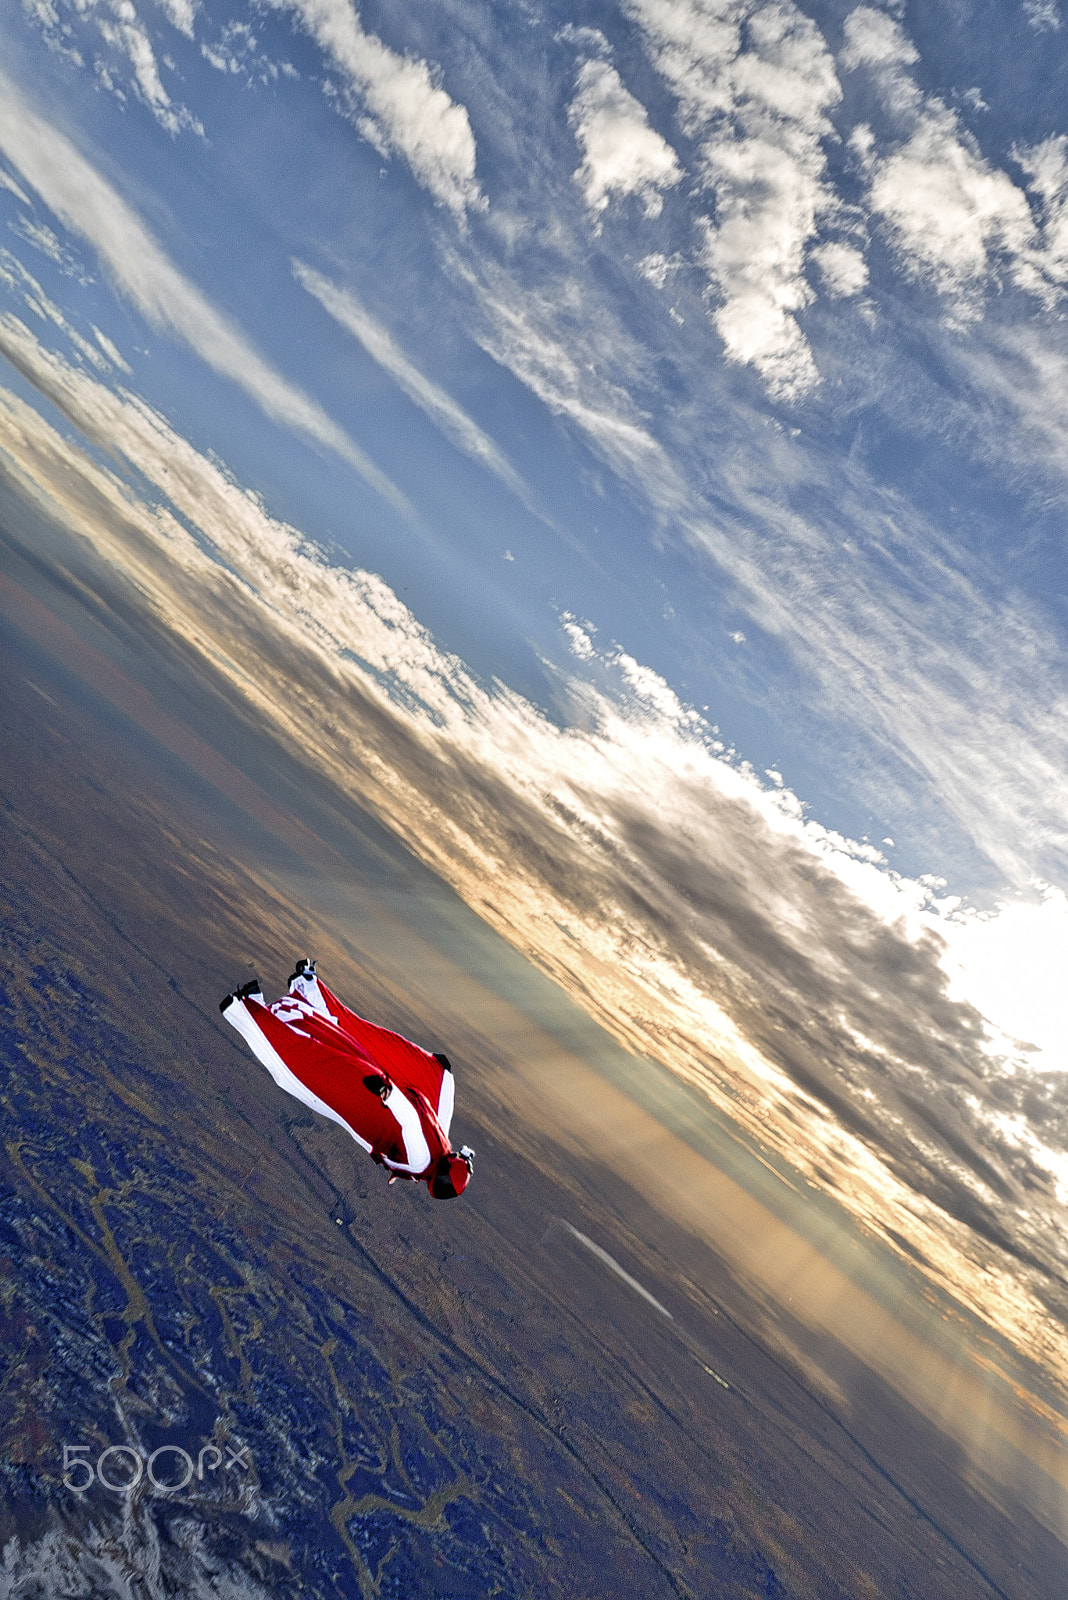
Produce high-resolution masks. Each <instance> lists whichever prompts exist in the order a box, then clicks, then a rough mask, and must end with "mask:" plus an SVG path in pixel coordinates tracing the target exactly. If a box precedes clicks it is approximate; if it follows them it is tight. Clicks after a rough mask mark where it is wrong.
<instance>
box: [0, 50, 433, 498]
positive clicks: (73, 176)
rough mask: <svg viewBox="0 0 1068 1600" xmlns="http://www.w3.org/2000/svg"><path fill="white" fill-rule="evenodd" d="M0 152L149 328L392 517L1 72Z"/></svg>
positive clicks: (315, 422) (356, 456)
mask: <svg viewBox="0 0 1068 1600" xmlns="http://www.w3.org/2000/svg"><path fill="white" fill-rule="evenodd" d="M0 149H2V150H3V151H4V154H5V155H6V157H7V159H8V160H9V161H10V162H11V164H12V166H14V167H16V168H17V169H18V171H19V172H20V174H21V175H22V177H23V179H24V180H25V182H26V183H27V184H29V185H30V187H31V188H33V189H34V190H36V192H37V193H38V194H39V195H40V197H41V199H42V200H43V201H44V203H45V205H46V206H47V207H48V208H49V210H50V211H51V212H52V213H53V214H54V215H55V216H56V217H58V218H59V220H60V221H61V222H62V223H63V224H64V226H65V227H67V228H70V229H71V230H72V231H74V232H75V233H77V234H79V235H80V236H81V237H82V238H83V239H85V240H87V242H88V243H89V244H90V245H92V247H93V248H94V250H95V251H96V252H97V254H98V255H99V257H100V259H101V260H102V261H103V262H104V263H105V265H106V266H107V268H108V270H109V271H110V272H111V274H112V276H113V278H114V279H115V281H116V283H117V284H118V286H119V288H120V289H121V290H122V291H123V293H124V294H125V295H126V296H127V297H128V298H129V299H130V300H131V301H132V302H133V304H134V305H135V306H136V307H137V308H138V310H139V311H140V312H141V313H142V314H143V315H144V316H145V317H147V319H148V321H149V322H150V323H152V324H153V326H155V327H157V328H166V329H168V330H169V331H171V332H172V333H175V334H177V335H178V337H179V338H181V339H183V340H184V341H185V342H186V343H187V344H188V345H189V346H190V348H191V349H192V350H194V351H195V352H196V354H197V355H198V356H200V357H201V359H202V360H204V361H206V362H207V364H208V365H209V366H210V367H212V368H213V369H214V370H215V371H216V372H218V373H220V374H221V375H222V376H223V377H225V378H229V379H230V380H231V381H232V382H234V383H237V384H239V385H240V387H241V388H242V389H244V390H245V392H246V394H248V395H249V396H251V398H252V399H253V400H254V401H255V402H256V404H257V405H258V406H260V407H261V408H262V410H263V411H264V412H265V413H266V415H267V416H269V417H271V418H272V419H273V420H274V421H276V422H281V423H283V424H284V425H285V426H287V427H290V428H292V429H294V430H295V431H296V432H297V433H300V434H302V435H303V436H304V437H305V438H307V439H311V440H313V441H314V442H315V443H316V444H318V445H322V446H323V447H324V448H326V449H328V450H331V451H332V452H333V453H334V454H335V455H337V456H339V457H340V458H341V459H342V460H343V461H345V462H346V463H347V464H348V465H349V466H350V467H352V468H353V469H354V470H355V471H356V472H358V473H359V474H360V476H361V477H362V478H364V479H365V480H366V482H367V483H369V484H370V485H371V487H372V488H373V489H375V490H377V492H378V493H379V494H381V495H382V496H383V497H384V498H385V499H386V500H388V501H389V502H390V504H391V505H393V506H394V507H395V508H396V509H397V510H399V511H401V512H403V513H404V514H406V515H412V514H413V513H412V510H411V507H410V506H409V504H408V501H407V500H406V499H405V497H404V495H403V494H402V493H401V491H400V490H399V489H397V488H396V487H395V485H394V484H392V483H391V482H390V480H389V479H388V478H387V477H386V476H385V474H384V473H382V472H380V471H379V469H378V468H377V467H376V466H375V465H374V463H373V462H372V461H371V460H370V459H369V458H368V456H367V455H366V454H365V453H364V452H363V451H362V450H361V449H360V447H359V446H358V445H357V444H355V443H354V442H353V441H352V440H351V439H350V438H349V436H348V434H347V433H345V432H344V430H343V429H342V428H340V427H339V426H338V425H337V423H336V422H334V421H333V419H332V418H331V417H329V416H328V415H327V413H326V412H325V411H324V410H323V409H322V407H321V406H320V405H319V404H318V403H317V402H316V401H314V400H312V399H311V398H310V397H309V396H308V395H306V394H304V393H303V392H302V391H301V390H300V389H298V388H296V387H295V385H293V384H291V383H289V382H288V381H287V380H286V379H285V378H283V377H282V375H281V374H280V373H278V372H276V371H275V369H274V368H273V367H272V366H271V365H270V364H269V363H268V362H267V361H266V360H265V359H264V357H263V356H261V355H260V353H259V351H258V350H256V349H255V347H254V346H253V345H252V343H251V342H250V341H249V340H248V339H247V338H246V337H245V335H244V334H243V333H242V332H241V330H240V329H239V328H238V327H237V325H236V324H235V323H233V322H232V321H231V320H230V319H229V318H228V317H226V316H224V315H223V313H222V312H220V311H219V310H217V309H216V307H215V306H213V305H212V304H211V302H210V301H209V300H208V299H207V297H206V296H205V295H203V294H202V293H201V292H200V290H199V289H197V288H196V287H195V285H194V284H192V283H191V282H190V281H189V279H188V278H186V277H185V276H184V275H183V274H182V273H181V272H179V271H178V269H177V267H176V266H175V265H174V263H173V262H172V261H171V260H170V258H169V257H168V256H167V255H166V254H165V253H164V251H163V249H162V248H161V247H160V245H159V244H158V242H157V241H156V240H155V239H154V238H153V237H152V235H151V234H150V233H149V231H148V229H147V228H146V227H145V225H144V223H143V222H142V221H141V219H140V217H138V216H137V214H136V213H135V212H134V211H133V209H132V208H131V207H130V206H128V205H127V204H126V202H125V200H123V199H122V198H121V197H120V196H119V195H118V194H117V193H116V191H115V190H114V189H113V188H112V187H111V185H110V184H109V183H108V182H107V181H106V180H105V179H104V178H102V177H101V176H100V174H99V173H98V172H97V170H96V168H95V167H93V166H91V165H90V164H89V162H88V161H86V159H85V157H84V156H83V155H82V154H81V153H80V152H79V151H78V150H76V149H75V147H74V146H73V145H72V144H71V142H70V140H69V139H67V138H65V137H64V136H63V135H62V134H61V133H59V132H58V131H57V130H56V129H55V128H54V127H52V125H51V124H50V123H48V122H45V121H44V119H43V118H41V117H39V116H38V115H37V114H36V112H35V111H33V110H32V109H31V108H30V106H29V105H28V104H27V103H26V102H25V101H24V99H23V98H22V96H21V94H19V92H18V91H17V89H16V88H15V86H14V84H13V83H11V82H10V80H8V79H7V78H6V77H5V76H4V74H3V73H2V71H0Z"/></svg>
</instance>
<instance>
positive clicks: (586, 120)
mask: <svg viewBox="0 0 1068 1600" xmlns="http://www.w3.org/2000/svg"><path fill="white" fill-rule="evenodd" d="M567 115H568V121H569V122H570V124H571V127H572V129H573V130H574V134H575V139H576V141H577V142H578V144H579V147H580V148H581V150H582V153H583V157H584V159H583V162H582V166H581V167H580V168H579V170H578V171H577V172H576V173H575V181H576V183H578V184H579V185H580V186H581V188H582V192H583V196H584V198H585V201H586V204H587V206H588V207H589V208H590V210H591V211H604V210H605V209H606V208H607V206H608V202H609V200H610V199H611V198H612V196H613V195H619V196H624V195H630V194H633V195H637V196H638V197H639V198H640V199H641V201H642V203H643V206H644V209H645V215H646V216H647V217H657V216H659V215H660V211H661V209H662V207H663V198H662V191H663V190H664V189H670V188H671V187H672V186H673V185H674V184H676V183H678V181H679V179H680V178H681V177H682V168H681V167H680V166H679V163H678V160H677V158H676V155H675V152H674V150H673V149H672V148H671V146H670V145H669V144H668V142H667V140H666V139H662V138H661V136H660V135H659V134H658V133H657V132H656V130H655V128H651V127H650V126H649V118H648V115H647V114H646V111H645V107H644V106H643V105H642V104H641V103H640V102H639V101H638V100H636V99H635V98H634V96H633V95H632V94H631V93H630V92H629V91H628V90H627V89H625V88H624V86H623V83H622V81H621V80H620V76H619V73H618V72H617V71H616V70H615V68H614V67H612V66H610V65H609V63H608V62H607V61H600V60H594V61H587V62H585V63H584V64H583V65H582V67H581V68H580V69H579V74H578V82H577V86H576V93H575V98H574V100H572V102H571V105H570V106H569V107H568V113H567Z"/></svg>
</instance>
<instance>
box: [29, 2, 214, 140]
mask: <svg viewBox="0 0 1068 1600" xmlns="http://www.w3.org/2000/svg"><path fill="white" fill-rule="evenodd" d="M62 3H63V6H64V12H65V14H66V15H67V16H73V18H74V19H75V22H76V23H81V22H85V21H87V20H91V21H92V22H93V23H94V24H95V27H96V29H97V31H98V32H99V34H100V37H101V38H102V39H103V40H104V43H105V44H107V45H109V46H110V48H111V49H112V50H113V51H114V52H116V53H117V54H119V55H121V56H124V57H125V58H126V60H127V61H128V62H129V64H130V66H131V67H132V69H133V85H134V91H135V93H136V94H137V96H138V97H139V98H140V99H141V100H142V101H143V102H144V104H145V105H146V106H147V107H148V109H149V111H151V113H152V115H153V116H154V117H155V119H156V121H157V122H158V123H159V124H160V126H161V127H163V128H166V130H167V132H168V133H172V134H178V133H180V132H182V131H183V130H188V131H190V132H193V133H196V134H198V135H200V136H201V137H203V134H204V129H203V127H202V125H201V124H200V122H198V121H197V119H196V117H194V116H193V114H192V112H190V111H189V110H188V109H187V108H186V107H185V106H182V105H178V104H176V103H175V102H174V101H173V100H172V99H171V97H170V95H169V94H168V93H167V91H166V89H165V88H164V86H163V82H162V79H161V78H160V73H159V65H158V63H157V61H156V54H155V51H154V50H153V48H152V42H151V40H150V38H149V35H148V31H147V29H146V28H145V27H144V25H143V24H142V22H141V21H140V19H139V18H138V15H137V11H136V9H135V7H134V5H133V0H62ZM161 5H162V9H163V11H164V13H165V14H166V15H167V17H168V19H169V20H170V21H171V23H172V24H173V25H174V26H175V27H176V28H178V29H179V30H180V31H181V32H182V33H184V34H186V35H187V36H188V37H190V38H191V37H192V32H193V17H194V15H195V11H194V8H193V6H192V5H191V4H190V3H189V0H161ZM27 10H28V11H29V13H30V14H31V15H32V16H33V17H34V19H35V20H36V21H37V23H38V25H39V27H40V28H41V30H42V32H43V33H44V35H45V38H46V39H47V41H48V43H49V45H50V46H51V47H52V48H53V49H56V50H60V51H62V52H63V54H65V55H66V56H67V57H68V59H70V60H72V61H74V62H76V63H77V64H78V65H79V66H81V65H84V62H83V59H82V56H81V55H80V53H79V52H78V51H77V50H76V49H74V47H73V45H72V43H71V40H72V38H73V37H74V33H73V28H74V25H75V24H74V23H68V22H64V21H61V18H60V13H59V11H58V10H57V8H56V6H55V5H53V4H51V3H48V4H41V3H37V4H34V5H32V6H28V7H27ZM112 66H114V60H112V63H111V65H110V66H109V64H108V63H106V62H105V61H104V60H102V59H100V58H97V59H96V60H95V61H94V62H93V67H94V71H95V73H96V77H97V81H98V82H99V83H100V84H101V85H102V86H103V87H104V88H105V89H107V90H108V92H109V93H111V94H114V95H115V96H116V97H117V98H118V99H119V100H120V101H125V99H126V94H125V92H124V90H123V88H122V87H121V86H120V85H119V83H117V82H116V80H115V77H114V75H113V72H112V70H111V68H112Z"/></svg>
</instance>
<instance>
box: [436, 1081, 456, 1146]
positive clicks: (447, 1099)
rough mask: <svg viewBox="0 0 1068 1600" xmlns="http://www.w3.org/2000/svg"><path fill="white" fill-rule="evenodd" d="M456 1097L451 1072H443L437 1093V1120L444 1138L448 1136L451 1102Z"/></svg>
mask: <svg viewBox="0 0 1068 1600" xmlns="http://www.w3.org/2000/svg"><path fill="white" fill-rule="evenodd" d="M455 1099H456V1080H455V1078H454V1077H453V1075H452V1073H451V1072H443V1073H442V1076H441V1093H440V1094H439V1095H438V1121H439V1122H440V1123H441V1131H442V1133H443V1134H444V1135H445V1137H446V1139H447V1138H448V1137H449V1125H450V1123H451V1122H452V1110H453V1102H454V1101H455Z"/></svg>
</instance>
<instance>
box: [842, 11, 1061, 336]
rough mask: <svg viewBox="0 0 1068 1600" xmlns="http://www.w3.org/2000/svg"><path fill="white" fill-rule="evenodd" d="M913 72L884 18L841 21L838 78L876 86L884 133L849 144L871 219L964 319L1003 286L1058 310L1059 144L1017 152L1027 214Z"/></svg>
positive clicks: (905, 46)
mask: <svg viewBox="0 0 1068 1600" xmlns="http://www.w3.org/2000/svg"><path fill="white" fill-rule="evenodd" d="M917 60H918V53H917V51H916V48H915V46H914V45H913V44H912V41H911V40H910V39H909V38H908V37H907V35H906V34H905V32H904V29H903V28H902V26H901V24H900V23H899V22H898V21H897V20H896V19H895V18H893V17H891V16H888V15H887V14H886V13H885V12H881V11H876V10H874V9H872V8H871V7H868V6H859V7H858V8H857V9H856V10H855V11H853V12H851V13H850V15H849V16H848V17H847V18H846V21H845V27H844V44H843V49H842V56H841V63H842V66H843V68H844V69H845V70H847V71H858V70H864V71H866V72H867V73H868V74H869V75H870V77H871V79H872V82H873V83H874V85H875V86H876V88H877V90H878V93H879V96H880V99H881V102H882V107H883V111H884V114H885V117H886V124H887V126H886V128H885V130H884V131H883V137H882V138H877V136H876V134H875V133H874V132H873V131H872V129H871V128H868V127H860V128H858V129H856V130H855V131H854V134H853V137H852V141H851V143H852V148H853V150H854V152H855V154H856V156H857V158H858V160H859V162H860V165H861V167H862V169H863V171H864V172H865V174H866V176H867V179H868V184H869V189H868V203H869V206H870V208H871V211H872V212H873V214H874V215H875V216H876V217H878V218H879V219H880V220H881V222H882V225H883V227H884V229H885V231H886V234H887V237H888V238H889V240H890V242H891V244H892V246H893V247H894V249H895V251H896V253H897V256H898V259H899V260H900V262H901V263H902V265H903V267H904V268H905V270H906V272H908V273H909V274H910V275H911V276H912V277H914V278H918V279H922V280H924V281H926V282H928V283H930V284H931V285H933V287H934V288H935V289H937V290H938V291H939V293H941V294H942V295H944V296H946V298H947V300H948V301H949V302H950V304H951V306H952V308H953V312H954V314H955V316H956V317H957V318H958V319H968V318H972V317H975V316H977V315H978V314H979V311H980V309H981V306H982V301H983V295H984V293H985V292H986V291H987V290H988V289H989V288H990V287H991V285H992V284H994V283H995V282H998V281H1002V282H1007V283H1009V284H1011V285H1012V286H1013V287H1015V288H1018V289H1021V290H1024V291H1026V292H1028V293H1030V294H1033V295H1035V296H1037V297H1038V298H1040V299H1041V300H1043V301H1045V302H1046V303H1047V304H1052V303H1053V302H1054V301H1055V300H1056V299H1057V298H1059V296H1060V294H1061V292H1062V290H1063V287H1064V284H1065V283H1066V282H1068V207H1066V200H1068V182H1066V171H1065V152H1064V141H1063V139H1059V138H1052V139H1048V140H1046V141H1045V142H1044V143H1043V144H1040V145H1038V146H1035V147H1034V148H1033V149H1020V150H1017V151H1015V152H1014V154H1015V157H1016V160H1017V162H1018V164H1019V165H1020V166H1021V167H1022V168H1023V170H1024V171H1025V172H1026V173H1027V175H1028V177H1029V178H1030V180H1031V182H1030V185H1029V187H1030V189H1031V193H1032V200H1031V201H1030V202H1029V200H1028V196H1027V194H1026V193H1025V192H1024V190H1023V189H1022V188H1020V187H1019V186H1018V185H1017V184H1016V183H1015V182H1014V181H1013V179H1012V178H1011V177H1010V176H1009V174H1008V173H1007V172H1005V171H1004V170H1002V169H1001V168H1000V167H998V166H996V165H994V164H993V163H992V162H990V161H988V160H987V159H986V157H985V156H984V155H983V153H982V151H981V150H980V148H979V146H978V143H977V142H976V140H975V138H974V137H973V136H972V135H971V134H970V133H969V132H968V130H967V129H966V128H964V127H963V126H962V124H961V120H960V117H959V115H958V114H957V112H956V111H953V110H951V109H950V108H949V107H948V106H947V105H946V104H945V102H944V101H943V100H941V99H940V98H939V97H938V96H937V95H927V94H924V93H923V92H922V91H921V90H920V88H919V87H918V85H917V83H916V81H915V78H914V76H913V74H912V71H911V68H912V67H914V65H915V63H916V62H917Z"/></svg>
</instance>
